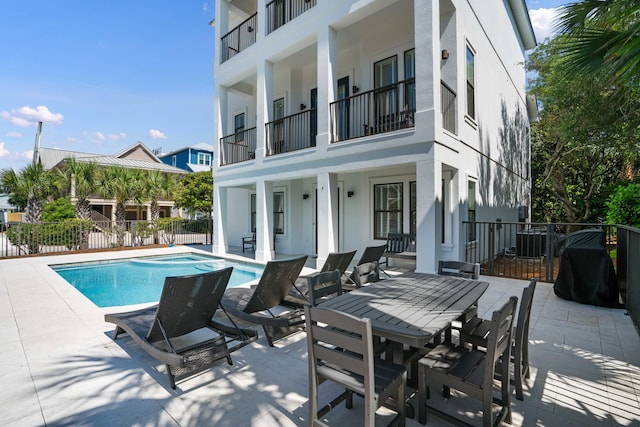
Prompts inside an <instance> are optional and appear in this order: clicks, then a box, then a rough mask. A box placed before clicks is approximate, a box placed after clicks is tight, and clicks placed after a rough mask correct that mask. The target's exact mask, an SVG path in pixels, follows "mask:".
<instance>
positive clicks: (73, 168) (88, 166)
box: [59, 158, 99, 220]
mask: <svg viewBox="0 0 640 427" xmlns="http://www.w3.org/2000/svg"><path fill="white" fill-rule="evenodd" d="M98 173H99V169H98V165H97V164H96V163H93V162H89V163H85V162H78V161H77V160H76V159H73V158H72V159H69V160H67V161H66V162H65V164H64V166H63V167H62V168H61V169H59V176H60V178H61V181H62V184H63V185H64V186H65V187H67V188H70V189H71V195H72V196H73V197H75V199H76V201H75V208H76V217H77V218H79V219H85V220H90V219H91V203H90V202H89V196H90V195H91V194H92V193H94V192H95V191H96V188H97V185H98Z"/></svg>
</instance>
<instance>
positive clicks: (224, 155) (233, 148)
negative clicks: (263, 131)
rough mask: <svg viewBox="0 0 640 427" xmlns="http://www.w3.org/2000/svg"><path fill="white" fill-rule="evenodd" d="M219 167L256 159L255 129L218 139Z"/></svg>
mask: <svg viewBox="0 0 640 427" xmlns="http://www.w3.org/2000/svg"><path fill="white" fill-rule="evenodd" d="M220 154H221V156H220V157H221V160H220V165H221V166H224V165H230V164H233V163H239V162H245V161H247V160H252V159H255V158H256V128H251V129H247V130H244V131H241V132H236V133H234V134H231V135H227V136H224V137H222V138H220Z"/></svg>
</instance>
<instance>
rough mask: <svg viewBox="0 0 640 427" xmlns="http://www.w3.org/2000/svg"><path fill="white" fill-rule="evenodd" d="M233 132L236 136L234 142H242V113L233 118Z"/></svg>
mask: <svg viewBox="0 0 640 427" xmlns="http://www.w3.org/2000/svg"><path fill="white" fill-rule="evenodd" d="M233 132H234V133H235V135H236V142H238V141H244V113H241V114H236V115H235V116H234V117H233Z"/></svg>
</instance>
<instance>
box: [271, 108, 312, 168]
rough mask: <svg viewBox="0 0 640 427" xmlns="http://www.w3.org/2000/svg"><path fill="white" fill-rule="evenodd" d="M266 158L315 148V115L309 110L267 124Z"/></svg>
mask: <svg viewBox="0 0 640 427" xmlns="http://www.w3.org/2000/svg"><path fill="white" fill-rule="evenodd" d="M265 126H266V132H267V156H273V155H275V154H282V153H288V152H291V151H297V150H303V149H305V148H309V147H315V145H316V134H317V133H318V125H317V113H316V109H315V108H311V109H308V110H305V111H301V112H299V113H296V114H293V115H291V116H287V117H283V118H281V119H277V120H274V121H272V122H269V123H267V124H266V125H265Z"/></svg>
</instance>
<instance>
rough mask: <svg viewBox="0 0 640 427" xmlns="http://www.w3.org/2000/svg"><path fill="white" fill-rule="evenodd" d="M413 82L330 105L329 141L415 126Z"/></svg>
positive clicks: (371, 91)
mask: <svg viewBox="0 0 640 427" xmlns="http://www.w3.org/2000/svg"><path fill="white" fill-rule="evenodd" d="M415 106H416V95H415V79H407V80H404V81H401V82H397V83H393V84H390V85H387V86H383V87H380V88H376V89H373V90H370V91H367V92H363V93H358V94H356V95H352V96H349V97H347V98H343V99H340V100H338V101H336V102H332V103H331V105H330V114H331V134H332V136H333V137H332V142H339V141H345V140H348V139H353V138H361V137H364V136H369V135H376V134H381V133H386V132H393V131H396V130H399V129H406V128H412V127H414V114H415V108H416V107H415Z"/></svg>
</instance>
